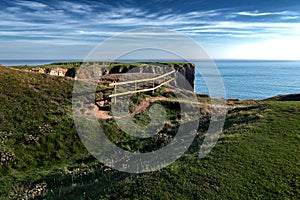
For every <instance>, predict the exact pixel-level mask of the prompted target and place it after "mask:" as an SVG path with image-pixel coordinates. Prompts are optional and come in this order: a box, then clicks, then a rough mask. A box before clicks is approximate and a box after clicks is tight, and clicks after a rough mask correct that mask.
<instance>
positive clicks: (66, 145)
mask: <svg viewBox="0 0 300 200" xmlns="http://www.w3.org/2000/svg"><path fill="white" fill-rule="evenodd" d="M72 86H73V80H71V79H67V78H64V77H56V76H47V75H43V74H35V73H25V72H20V71H16V70H12V69H9V68H5V67H0V102H1V106H0V143H1V144H0V157H1V164H0V174H1V175H0V179H1V180H0V199H22V198H23V199H36V198H46V199H299V198H300V154H299V152H300V145H299V142H300V131H299V130H300V121H299V116H300V103H299V102H296V101H289V102H284V101H283V102H278V101H275V100H269V101H238V100H232V101H230V102H228V105H229V106H230V107H229V111H228V115H227V119H226V122H225V126H224V131H223V133H222V135H221V137H220V139H219V142H218V144H217V145H216V146H215V148H214V149H213V150H212V152H211V153H210V154H209V155H208V156H207V157H205V158H204V159H199V158H198V156H199V144H201V141H202V133H203V132H205V129H206V126H207V121H203V124H202V125H203V126H204V128H203V127H200V129H199V133H200V134H199V136H198V137H197V138H196V139H195V141H194V143H193V145H192V146H191V147H190V148H189V149H188V151H187V152H186V153H185V154H184V155H183V156H182V157H181V158H180V159H178V160H177V161H176V162H174V163H173V164H171V165H170V166H168V167H166V168H164V169H161V170H159V171H155V172H151V173H144V174H129V173H124V172H119V171H116V170H113V169H110V168H108V167H105V166H104V165H103V164H101V163H99V162H98V161H97V160H96V159H95V158H93V157H92V156H91V155H90V153H89V152H87V150H86V149H85V147H84V146H83V144H82V143H81V141H80V139H79V137H78V136H77V134H76V130H75V127H74V124H73V120H72V113H71V96H72ZM159 92H160V94H161V95H164V96H172V94H171V95H170V94H168V93H167V92H166V91H165V90H164V88H162V90H161V91H159ZM151 95H152V94H151V93H147V94H145V95H141V96H136V97H133V103H135V104H139V103H141V101H142V99H143V98H145V97H148V96H151ZM155 95H157V94H153V96H155ZM198 98H199V100H201V101H202V102H207V101H209V98H208V97H206V96H200V95H199V96H198ZM157 103H160V104H162V105H163V106H164V107H165V108H167V116H168V120H169V121H170V123H169V126H166V127H165V128H164V130H163V131H162V132H163V133H165V135H169V136H170V137H167V138H169V139H170V138H172V137H173V135H172V134H171V133H173V130H174V129H176V126H177V125H178V124H176V122H177V119H178V118H179V117H180V116H179V112H178V111H179V110H178V109H174V108H177V107H178V105H177V104H176V102H168V101H159V102H157ZM147 112H148V111H145V112H144V113H141V114H139V115H137V116H135V120H136V122H137V123H139V122H141V124H143V123H147V120H148V118H147V117H148V113H147ZM203 112H204V111H203ZM204 113H206V115H207V113H209V112H208V111H205V112H204ZM100 122H101V124H102V126H103V129H104V130H105V132H106V134H107V136H108V137H109V139H110V140H112V141H113V142H114V143H116V145H118V146H120V147H122V148H124V149H126V150H128V151H135V150H141V151H143V150H144V151H149V149H151V148H152V149H157V148H160V147H162V146H163V145H165V143H164V142H165V141H166V140H165V139H164V138H162V137H160V138H159V140H157V138H156V139H155V140H154V139H148V140H147V139H139V138H135V137H133V136H130V135H127V134H124V133H123V132H122V131H121V130H120V129H119V128H118V127H117V126H116V124H115V122H114V120H113V119H107V120H101V121H100ZM202 128H203V129H202ZM167 142H168V140H167Z"/></svg>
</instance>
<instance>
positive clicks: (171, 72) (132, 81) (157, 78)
mask: <svg viewBox="0 0 300 200" xmlns="http://www.w3.org/2000/svg"><path fill="white" fill-rule="evenodd" d="M175 72H176V71H175V70H172V71H170V72H167V73H165V74H162V75H160V76H156V77H153V78H145V79H139V80H131V81H124V82H115V83H110V84H109V86H113V87H114V93H113V94H111V95H109V97H111V98H114V102H116V101H117V99H116V97H118V96H123V95H128V94H135V93H138V92H148V91H154V90H156V89H158V88H160V87H161V86H163V85H166V84H168V83H170V82H171V81H173V80H175V78H174V77H173V78H170V79H168V80H166V77H167V76H170V75H172V74H174V73H175ZM159 79H164V80H163V82H162V83H160V84H159V85H157V86H155V84H154V81H156V80H159ZM149 81H152V87H150V88H146V89H138V88H137V84H138V83H143V82H149ZM127 84H134V90H132V91H126V92H120V93H118V92H117V86H121V85H127Z"/></svg>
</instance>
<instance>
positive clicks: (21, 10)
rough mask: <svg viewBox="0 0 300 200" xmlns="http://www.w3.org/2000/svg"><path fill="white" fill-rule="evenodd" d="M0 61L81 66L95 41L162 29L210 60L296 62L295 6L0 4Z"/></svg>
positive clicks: (270, 0)
mask: <svg viewBox="0 0 300 200" xmlns="http://www.w3.org/2000/svg"><path fill="white" fill-rule="evenodd" d="M0 9H1V12H0V47H1V48H0V59H2V60H3V59H83V58H85V56H86V55H87V54H88V53H89V52H90V51H91V50H92V49H93V48H94V47H95V46H96V45H97V44H99V43H100V42H101V41H103V40H105V39H107V38H109V37H111V36H114V35H116V34H118V33H120V32H122V31H128V30H131V29H136V28H149V27H152V28H165V29H169V30H173V31H178V32H180V33H183V34H185V35H187V36H189V37H191V38H193V39H194V40H195V41H197V42H198V43H199V44H200V45H201V46H202V47H203V48H204V49H205V51H206V52H207V53H208V55H209V56H211V57H212V58H222V59H224V58H225V59H300V55H299V52H300V1H299V0H251V1H246V0H190V1H186V0H184V1H183V0H178V1H170V0H160V1H159V0H153V1H151V0H149V1H142V0H135V1H134V0H123V1H109V0H102V1H88V0H83V1H43V0H41V1H23V0H16V1H7V0H2V1H1V2H0Z"/></svg>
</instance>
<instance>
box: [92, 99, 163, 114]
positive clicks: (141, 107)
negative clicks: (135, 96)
mask: <svg viewBox="0 0 300 200" xmlns="http://www.w3.org/2000/svg"><path fill="white" fill-rule="evenodd" d="M166 100H167V98H166V97H152V98H145V99H143V101H142V102H141V104H139V105H138V106H136V107H135V110H134V111H133V112H132V113H131V117H133V116H135V115H137V114H140V113H141V112H144V111H145V110H146V109H147V108H148V107H149V106H150V105H151V103H153V102H156V101H166ZM94 111H95V115H96V118H97V119H111V118H113V116H111V115H109V111H104V110H99V108H98V106H95V108H94ZM124 117H128V116H124Z"/></svg>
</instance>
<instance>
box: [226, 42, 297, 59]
mask: <svg viewBox="0 0 300 200" xmlns="http://www.w3.org/2000/svg"><path fill="white" fill-rule="evenodd" d="M299 52H300V37H284V38H283V37H282V38H278V39H272V40H268V41H264V42H255V43H251V44H242V45H238V46H237V47H236V48H234V49H233V50H232V51H231V56H232V57H236V58H241V59H269V60H300V56H299Z"/></svg>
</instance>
